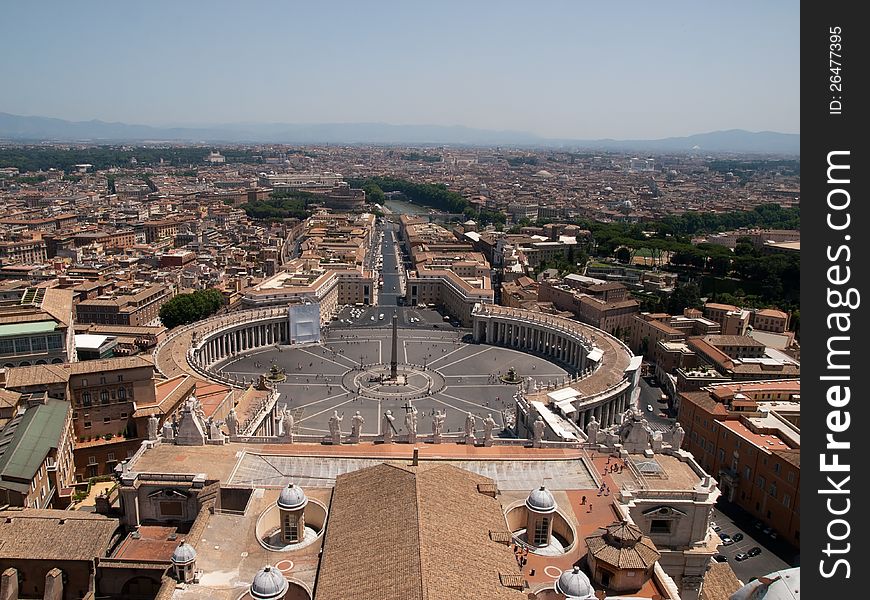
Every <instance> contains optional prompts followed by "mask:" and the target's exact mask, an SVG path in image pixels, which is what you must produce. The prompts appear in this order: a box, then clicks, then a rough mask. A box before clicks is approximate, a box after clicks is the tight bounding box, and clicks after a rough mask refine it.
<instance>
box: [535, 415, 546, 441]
mask: <svg viewBox="0 0 870 600" xmlns="http://www.w3.org/2000/svg"><path fill="white" fill-rule="evenodd" d="M543 441H544V418H543V417H542V416H541V415H538V418H537V419H535V422H534V423H532V445H533V446H534V447H535V448H540V447H541V444H542V442H543Z"/></svg>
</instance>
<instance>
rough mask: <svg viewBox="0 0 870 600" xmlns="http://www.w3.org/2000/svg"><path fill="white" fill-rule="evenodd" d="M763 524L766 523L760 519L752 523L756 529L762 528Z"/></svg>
mask: <svg viewBox="0 0 870 600" xmlns="http://www.w3.org/2000/svg"><path fill="white" fill-rule="evenodd" d="M763 525H764V523H762V522H761V521H758V520H756V521H755V522H754V523H752V526H753V527H755V528H756V529H761V528H762V526H763Z"/></svg>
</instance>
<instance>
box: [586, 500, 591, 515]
mask: <svg viewBox="0 0 870 600" xmlns="http://www.w3.org/2000/svg"><path fill="white" fill-rule="evenodd" d="M586 512H588V513H591V512H592V503H591V502H590V503H589V508H588V509H586Z"/></svg>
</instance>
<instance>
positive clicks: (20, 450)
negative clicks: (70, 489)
mask: <svg viewBox="0 0 870 600" xmlns="http://www.w3.org/2000/svg"><path fill="white" fill-rule="evenodd" d="M69 410H70V405H69V403H68V402H65V401H63V400H55V399H53V398H49V399H48V400H46V403H45V404H37V405H35V406H32V407H30V408H28V409H27V411H26V412H25V413H24V414H23V415H21V416H20V418H19V417H16V418H14V419H12V420H11V421H10V422H9V423H8V424H7V425H6V427H5V428H4V429H3V431H2V432H0V482H2V483H0V487H8V486H9V485H10V483H11V484H13V485H15V484H18V485H20V482H18V481H15V482H9V481H8V478H14V479H18V480H21V479H23V480H25V481H26V482H28V483H25V484H23V485H24V488H25V491H26V488H28V487H30V486H29V482H30V480H32V479H33V477H34V476H35V475H36V471H37V470H38V469H39V467H40V466H42V463H43V462H44V461H45V457H46V456H48V453H49V451H50V450H51V449H52V448H57V447H58V444H59V443H60V440H61V438H62V437H63V431H64V425H66V417H67V413H68V412H69ZM2 553H3V552H2V550H0V554H2Z"/></svg>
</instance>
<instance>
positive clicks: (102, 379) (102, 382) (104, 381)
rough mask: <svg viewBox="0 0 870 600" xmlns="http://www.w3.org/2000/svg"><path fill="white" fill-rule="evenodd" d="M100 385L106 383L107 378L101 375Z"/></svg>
mask: <svg viewBox="0 0 870 600" xmlns="http://www.w3.org/2000/svg"><path fill="white" fill-rule="evenodd" d="M100 385H106V378H105V377H100Z"/></svg>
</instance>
